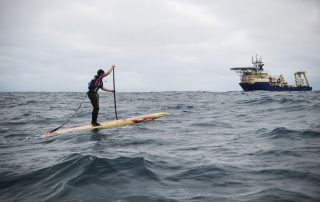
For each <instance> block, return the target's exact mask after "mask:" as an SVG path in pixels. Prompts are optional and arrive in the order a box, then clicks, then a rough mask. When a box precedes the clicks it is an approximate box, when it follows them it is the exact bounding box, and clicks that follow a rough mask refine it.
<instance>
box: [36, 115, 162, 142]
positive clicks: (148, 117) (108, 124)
mask: <svg viewBox="0 0 320 202" xmlns="http://www.w3.org/2000/svg"><path fill="white" fill-rule="evenodd" d="M166 115H167V113H166V112H159V113H154V114H148V115H143V116H137V117H132V118H128V119H119V120H114V121H106V122H102V123H100V124H101V125H100V126H92V125H84V126H78V127H74V128H67V129H61V130H56V131H54V132H51V133H50V132H48V133H46V134H44V135H42V137H52V136H56V135H59V134H64V133H70V132H77V131H82V130H93V129H97V128H111V127H116V126H125V125H132V124H136V123H140V122H143V121H149V120H154V119H157V118H161V117H163V116H166Z"/></svg>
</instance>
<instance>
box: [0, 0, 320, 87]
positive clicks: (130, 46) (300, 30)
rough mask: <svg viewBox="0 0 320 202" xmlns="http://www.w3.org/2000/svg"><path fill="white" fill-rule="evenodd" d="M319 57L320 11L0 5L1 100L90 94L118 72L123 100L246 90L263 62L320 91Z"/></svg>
mask: <svg viewBox="0 0 320 202" xmlns="http://www.w3.org/2000/svg"><path fill="white" fill-rule="evenodd" d="M319 47H320V4H319V1H312V0H311V1H299V0H296V1H295V0H290V1H289V0H282V1H281V0H280V1H276V0H271V1H270V0H268V1H267V0H266V1H254V0H243V1H228V0H227V1H218V0H217V1H211V0H210V1H205V0H201V1H196V0H183V1H182V0H170V1H169V0H167V1H166V0H161V1H160V0H156V1H147V0H137V1H128V0H110V1H102V0H101V1H97V0H94V1H84V0H83V1H81V0H78V1H76V0H74V1H46V0H45V1H40V0H36V1H35V0H30V1H22V0H21V1H18V0H2V1H0V73H1V75H0V90H1V91H24V90H34V91H39V90H40V91H85V90H86V88H87V83H88V81H89V80H90V79H91V77H92V76H93V75H94V73H95V72H96V70H97V69H100V68H104V69H106V68H108V67H109V66H111V64H113V63H115V64H116V65H117V70H116V71H117V72H116V77H117V87H118V89H119V91H163V90H209V91H228V90H240V87H239V86H238V82H239V78H238V76H237V75H236V74H235V73H233V72H231V71H230V67H232V66H243V65H249V64H250V58H251V56H252V55H254V54H256V53H258V54H260V55H262V57H263V58H264V62H265V64H266V65H265V69H266V71H268V72H269V73H270V74H283V75H284V76H285V78H287V80H288V81H289V83H291V84H293V72H294V71H297V70H305V71H307V74H308V77H309V80H310V82H311V84H312V86H313V87H314V88H315V89H320V82H319V77H320V73H319V72H320V71H319V63H320V56H319V54H318V53H319V49H320V48H319ZM13 80H14V82H12V81H13ZM107 80H110V79H107ZM110 84H111V82H109V83H108V84H107V85H110Z"/></svg>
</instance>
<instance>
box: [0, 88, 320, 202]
mask: <svg viewBox="0 0 320 202" xmlns="http://www.w3.org/2000/svg"><path fill="white" fill-rule="evenodd" d="M84 96H85V93H45V92H28V93H0V113H1V120H0V162H1V163H0V201H4V202H7V201H8V202H10V201H116V202H127V201H137V202H143V201H161V202H166V201H174V202H175V201H181V202H182V201H183V202H184V201H187V202H195V201H234V202H236V201H281V202H282V201H290V202H291V201H320V91H313V92H261V91H256V92H224V93H216V92H149V93H118V94H117V107H118V116H119V118H127V117H133V116H137V115H144V114H149V113H154V112H161V111H164V112H168V113H169V115H168V116H166V117H163V118H160V119H158V120H155V121H149V122H143V123H139V124H136V125H131V126H124V127H117V128H109V129H101V130H98V131H82V132H77V133H70V134H64V135H59V136H56V137H52V138H42V137H41V135H42V134H44V133H45V132H46V131H49V130H51V129H53V128H56V127H58V126H59V125H61V124H62V123H63V122H64V121H66V120H67V119H68V118H69V117H70V116H71V115H72V113H73V112H74V110H75V109H76V108H77V107H78V106H79V104H80V103H81V101H82V99H83V98H84ZM91 110H92V107H91V104H90V102H89V100H87V99H86V100H85V102H84V103H83V104H82V107H81V109H80V110H79V111H78V113H76V115H75V117H74V118H73V119H72V120H71V121H70V122H69V123H68V124H67V125H66V126H65V127H71V126H77V125H83V124H85V123H90V121H91ZM114 117H115V116H114V109H113V96H112V94H110V93H103V92H101V93H100V114H99V120H100V121H105V120H113V119H114Z"/></svg>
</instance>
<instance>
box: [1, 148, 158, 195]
mask: <svg viewBox="0 0 320 202" xmlns="http://www.w3.org/2000/svg"><path fill="white" fill-rule="evenodd" d="M149 164H151V162H149V161H147V160H145V159H144V158H142V157H133V158H129V157H119V158H115V159H108V158H100V157H96V156H91V155H85V156H83V155H80V154H72V155H70V156H68V157H67V158H65V159H63V160H62V161H61V162H60V163H58V164H55V165H53V166H50V167H47V168H43V169H40V170H36V171H33V172H30V173H24V174H16V175H13V174H12V173H11V174H9V173H7V174H5V175H4V173H2V174H1V175H2V177H1V178H0V181H1V185H0V201H1V200H2V201H10V198H11V197H12V196H13V195H14V198H15V200H26V198H27V199H29V201H37V199H39V198H44V199H46V200H49V199H50V200H51V199H52V198H54V199H57V200H58V199H59V197H60V196H62V195H65V194H66V193H68V192H69V191H71V190H72V189H74V188H76V187H83V186H88V185H90V184H91V185H100V186H103V187H112V186H115V185H116V184H126V183H132V181H135V182H139V181H144V182H145V181H157V180H158V178H157V176H156V175H155V174H154V173H153V172H152V171H151V170H150V169H149V168H148V165H149ZM21 187H24V189H21ZM52 187H55V188H54V189H52ZM17 193H19V194H17ZM27 201H28V200H27Z"/></svg>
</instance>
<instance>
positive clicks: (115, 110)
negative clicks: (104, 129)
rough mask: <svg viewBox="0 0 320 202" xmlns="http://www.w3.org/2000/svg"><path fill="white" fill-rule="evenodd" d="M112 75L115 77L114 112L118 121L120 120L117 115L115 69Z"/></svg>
mask: <svg viewBox="0 0 320 202" xmlns="http://www.w3.org/2000/svg"><path fill="white" fill-rule="evenodd" d="M112 75H113V90H114V91H113V100H114V112H115V114H116V120H118V113H117V102H116V82H115V79H114V69H113V71H112Z"/></svg>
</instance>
